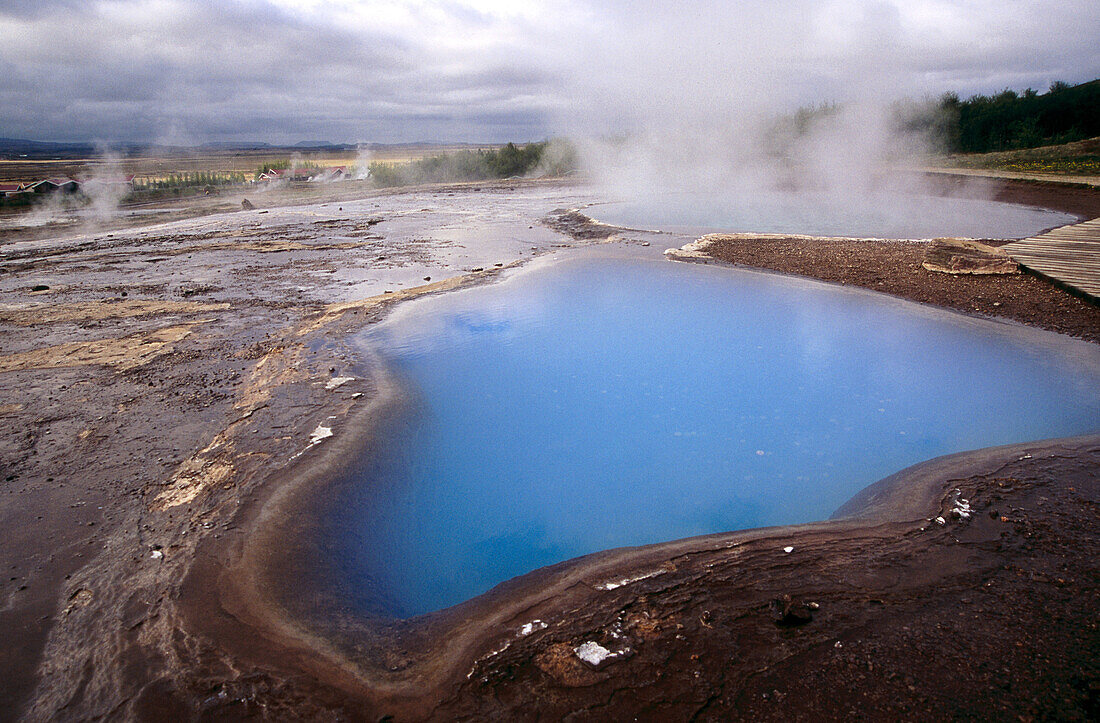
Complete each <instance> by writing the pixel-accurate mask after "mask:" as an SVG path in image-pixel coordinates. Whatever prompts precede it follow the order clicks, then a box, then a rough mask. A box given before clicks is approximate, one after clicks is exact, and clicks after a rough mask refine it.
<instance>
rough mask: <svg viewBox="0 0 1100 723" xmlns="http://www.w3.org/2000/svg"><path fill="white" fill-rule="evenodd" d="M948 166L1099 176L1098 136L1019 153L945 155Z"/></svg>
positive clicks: (1099, 147) (1029, 149)
mask: <svg viewBox="0 0 1100 723" xmlns="http://www.w3.org/2000/svg"><path fill="white" fill-rule="evenodd" d="M947 163H948V165H950V166H953V167H956V168H974V169H987V170H998V171H1018V172H1022V173H1044V174H1054V175H1064V176H1100V137H1098V138H1089V139H1087V140H1083V141H1077V142H1075V143H1066V144H1063V145H1059V146H1042V147H1039V148H1026V149H1023V150H1018V151H999V152H996V153H968V154H957V155H953V156H948V157H947Z"/></svg>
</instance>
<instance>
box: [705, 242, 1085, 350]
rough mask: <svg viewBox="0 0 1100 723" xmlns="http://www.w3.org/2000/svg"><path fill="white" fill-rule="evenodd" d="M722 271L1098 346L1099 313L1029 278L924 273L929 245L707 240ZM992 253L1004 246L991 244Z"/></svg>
mask: <svg viewBox="0 0 1100 723" xmlns="http://www.w3.org/2000/svg"><path fill="white" fill-rule="evenodd" d="M705 240H706V241H708V242H709V243H708V244H707V245H706V246H705V247H703V248H700V249H699V251H700V252H701V253H703V254H704V255H705V256H707V257H709V258H711V259H714V260H717V261H721V262H724V263H730V264H736V265H738V266H749V267H753V268H759V269H768V270H770V271H779V272H781V273H785V274H797V275H799V276H809V277H811V278H815V279H821V280H823V281H829V282H833V283H837V284H845V285H850V286H861V287H863V288H866V289H873V290H874V291H881V292H883V293H886V294H892V295H894V296H900V297H902V298H905V299H911V300H913V301H919V302H922V303H925V304H935V305H936V306H943V307H946V308H949V309H957V310H958V311H963V312H966V313H970V314H980V315H982V316H989V317H996V318H1002V319H1012V320H1013V321H1018V322H1021V323H1024V324H1030V325H1032V326H1037V327H1040V328H1043V329H1049V330H1051V331H1056V332H1059V333H1061V334H1068V335H1070V336H1076V337H1080V338H1082V339H1087V340H1088V341H1092V342H1100V307H1097V306H1096V305H1095V304H1092V303H1089V302H1088V301H1085V300H1083V299H1080V298H1078V297H1075V296H1072V295H1070V294H1068V293H1066V292H1065V291H1063V290H1061V289H1059V288H1056V287H1054V286H1052V285H1051V284H1050V283H1048V282H1046V281H1043V280H1041V279H1038V278H1035V277H1033V276H1029V275H1026V274H1003V275H1001V274H998V275H965V274H960V275H954V274H946V273H941V272H936V271H929V270H928V269H925V268H924V267H923V266H922V264H923V263H924V260H925V252H926V248H927V244H926V243H922V242H914V241H892V240H885V241H879V240H866V239H862V240H861V239H829V238H806V237H783V236H747V235H746V236H728V235H718V234H716V235H714V236H708V237H705ZM983 242H984V243H986V244H989V245H1001V244H1003V243H1006V242H1005V241H1001V240H992V239H986V240H984V241H983Z"/></svg>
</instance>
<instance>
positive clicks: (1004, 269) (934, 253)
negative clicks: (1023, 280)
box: [921, 238, 1020, 275]
mask: <svg viewBox="0 0 1100 723" xmlns="http://www.w3.org/2000/svg"><path fill="white" fill-rule="evenodd" d="M921 266H923V267H924V268H925V269H926V270H928V271H936V272H939V273H944V274H953V275H958V274H985V275H988V274H1018V273H1020V266H1019V264H1017V263H1016V262H1015V261H1013V260H1012V259H1011V258H1009V256H1008V254H1006V253H1005V252H1004V251H1002V250H1001V249H999V248H996V247H995V246H988V245H986V244H983V243H979V242H978V241H968V240H965V239H957V238H938V239H934V240H933V241H932V242H931V243H930V244H928V249H927V250H926V251H925V252H924V262H923V263H922V264H921Z"/></svg>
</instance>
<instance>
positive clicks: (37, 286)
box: [31, 284, 50, 291]
mask: <svg viewBox="0 0 1100 723" xmlns="http://www.w3.org/2000/svg"><path fill="white" fill-rule="evenodd" d="M49 290H50V287H49V286H47V285H46V284H35V285H34V286H32V287H31V291H49Z"/></svg>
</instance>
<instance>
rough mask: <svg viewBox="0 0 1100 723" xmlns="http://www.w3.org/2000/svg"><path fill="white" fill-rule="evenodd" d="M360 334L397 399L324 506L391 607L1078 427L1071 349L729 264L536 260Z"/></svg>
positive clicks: (816, 507) (797, 507)
mask: <svg viewBox="0 0 1100 723" xmlns="http://www.w3.org/2000/svg"><path fill="white" fill-rule="evenodd" d="M1040 336H1041V335H1040ZM361 341H362V343H364V344H367V345H369V346H370V347H372V348H375V349H378V350H380V351H381V353H382V354H383V355H384V356H385V357H386V358H388V359H389V360H390V361H391V362H392V364H393V365H394V367H395V369H396V370H397V372H398V374H399V375H400V376H401V377H403V378H404V379H405V381H406V383H407V384H408V386H409V389H410V390H411V392H412V394H413V400H414V401H413V404H412V409H411V411H410V412H409V414H408V415H407V417H406V418H405V419H404V420H402V423H401V424H398V425H396V428H395V431H394V433H393V438H392V439H390V440H389V442H388V444H386V445H385V448H386V450H387V451H386V453H385V454H383V455H382V457H381V459H378V458H375V459H374V461H373V462H371V463H370V464H365V465H364V467H363V468H362V470H360V472H359V474H360V475H361V477H362V479H361V483H360V484H359V490H360V494H359V495H358V496H357V497H356V499H354V500H351V501H349V502H348V503H347V505H344V513H343V514H344V515H346V516H347V517H348V518H349V519H350V524H351V526H352V527H353V528H354V529H355V533H356V534H355V535H354V536H353V537H355V538H356V543H355V544H354V545H352V546H351V549H350V550H348V554H349V560H347V561H345V564H346V565H347V566H348V567H350V569H351V571H352V572H351V574H352V575H353V576H354V578H355V580H356V581H357V583H359V584H362V585H363V586H365V587H369V588H370V589H371V590H372V591H373V594H375V595H377V596H379V597H381V598H382V599H384V600H385V605H386V607H387V609H388V611H389V612H390V613H392V614H395V615H398V616H409V615H415V614H419V613H423V612H428V611H432V610H437V609H441V608H444V607H447V606H450V605H452V604H455V603H458V602H461V601H463V600H465V599H468V598H470V597H473V596H475V595H477V594H479V593H481V592H484V591H486V590H488V589H489V588H491V587H493V586H494V585H496V584H497V583H499V582H502V581H504V580H507V579H509V578H511V577H513V576H516V575H519V574H522V573H525V572H529V571H531V570H533V569H535V568H538V567H540V566H543V565H548V564H551V563H555V562H559V561H562V560H566V559H569V558H572V557H575V556H578V555H583V554H585V553H589V552H594V551H598V550H603V549H607V548H613V547H619V546H624V545H640V544H644V543H652V542H660V541H665V540H672V539H677V538H682V537H686V536H690V535H700V534H704V533H711V532H720V531H727V530H736V529H743V528H750V527H757V526H763V525H778V524H786V523H795V522H804V521H810V520H816V519H823V518H826V517H828V516H829V515H830V514H831V513H832V512H833V510H835V509H836V508H837V507H839V506H840V505H841V504H842V503H843V502H845V501H846V500H847V499H848V498H849V497H851V496H852V495H853V494H854V493H855V492H857V491H858V490H860V489H861V488H863V487H864V486H866V485H868V484H870V483H872V482H874V481H876V480H878V479H881V478H882V477H885V476H887V475H889V474H891V473H893V472H895V471H897V470H899V469H901V468H903V467H905V466H907V465H910V464H914V463H916V462H919V461H922V460H926V459H929V458H931V457H935V456H938V455H942V454H947V453H950V452H956V451H960V450H967V449H974V448H978V447H984V446H989V445H995V444H1005V443H1010V442H1018V441H1026V440H1032V439H1040V438H1046V437H1054V436H1064V435H1071V434H1076V433H1083V432H1088V431H1093V430H1096V429H1098V428H1100V372H1098V371H1097V370H1098V369H1100V355H1098V353H1097V351H1096V349H1095V347H1093V346H1090V345H1085V344H1083V343H1082V344H1078V345H1077V346H1076V348H1077V350H1078V352H1079V354H1078V357H1073V356H1071V355H1070V354H1068V353H1066V352H1065V351H1064V349H1063V348H1062V347H1059V346H1058V345H1049V346H1048V345H1042V346H1040V345H1037V343H1035V342H1034V341H1033V342H1031V343H1027V342H1024V341H1021V340H1020V336H1019V335H1018V334H1016V333H1014V332H1012V331H1010V330H1007V329H1006V327H1005V325H997V324H992V323H987V322H983V321H976V320H973V319H968V318H965V317H961V316H956V315H951V314H945V313H942V312H938V311H934V310H930V309H928V308H926V307H921V306H918V305H915V304H909V303H905V302H900V301H897V300H893V299H890V298H888V297H885V296H879V295H874V294H869V293H860V292H852V291H849V290H844V289H840V288H838V287H832V286H828V285H824V284H816V283H812V282H806V281H802V280H798V279H792V278H786V277H780V276H774V275H767V274H758V273H751V272H743V271H737V270H733V269H729V268H718V267H705V266H699V265H686V264H674V263H670V262H666V261H659V260H637V259H624V258H608V257H596V258H591V257H587V258H574V259H566V260H561V261H556V262H549V263H543V264H539V265H536V266H535V267H533V268H530V269H527V270H524V271H522V272H520V273H515V274H514V275H512V276H510V277H509V278H507V279H506V280H504V281H503V282H500V283H496V284H493V285H488V286H483V287H479V288H475V289H470V290H466V291H461V292H456V293H450V294H446V295H442V296H436V297H429V298H426V299H422V300H419V301H415V302H411V303H408V304H406V305H403V306H402V307H400V308H398V309H397V310H396V312H395V313H394V315H393V316H392V317H391V318H390V319H389V320H388V321H386V322H385V323H383V324H380V325H376V326H375V327H372V328H370V329H368V330H367V331H366V332H364V333H363V334H362V338H361ZM1071 346H1072V345H1071ZM1081 355H1083V357H1082V356H1081Z"/></svg>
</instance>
